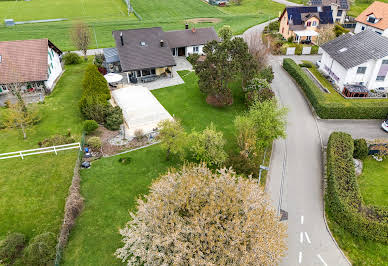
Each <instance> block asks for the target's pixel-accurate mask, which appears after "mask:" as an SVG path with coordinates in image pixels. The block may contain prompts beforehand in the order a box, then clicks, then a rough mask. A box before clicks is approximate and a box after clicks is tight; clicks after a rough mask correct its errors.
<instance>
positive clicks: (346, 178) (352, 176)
mask: <svg viewBox="0 0 388 266" xmlns="http://www.w3.org/2000/svg"><path fill="white" fill-rule="evenodd" d="M353 149H354V144H353V139H352V137H351V136H350V135H349V134H347V133H343V132H334V133H332V134H331V135H330V138H329V142H328V146H327V189H326V194H325V201H326V204H327V208H328V212H329V215H330V217H331V218H332V219H333V220H334V221H336V222H337V223H338V224H340V225H341V226H342V227H344V228H345V229H347V230H349V231H350V232H352V233H353V234H354V235H356V236H359V237H363V238H365V239H370V240H374V241H379V242H383V243H388V209H387V208H381V207H375V206H366V205H364V204H363V201H362V197H361V194H360V190H359V187H358V184H357V177H356V173H355V169H354V164H353Z"/></svg>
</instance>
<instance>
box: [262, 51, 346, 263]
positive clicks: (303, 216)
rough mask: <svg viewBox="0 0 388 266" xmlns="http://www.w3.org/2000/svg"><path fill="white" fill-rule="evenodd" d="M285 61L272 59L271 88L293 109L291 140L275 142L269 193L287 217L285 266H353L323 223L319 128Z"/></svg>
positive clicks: (290, 115)
mask: <svg viewBox="0 0 388 266" xmlns="http://www.w3.org/2000/svg"><path fill="white" fill-rule="evenodd" d="M281 59H282V58H279V57H276V58H273V59H272V60H271V64H272V67H273V70H274V72H275V79H274V81H273V83H272V87H273V88H274V90H275V92H276V94H277V96H278V98H279V100H280V102H281V104H282V105H284V106H286V107H288V108H289V114H288V125H287V138H286V139H285V140H277V141H276V142H275V145H274V150H273V154H272V160H271V170H270V172H269V182H268V183H267V190H268V192H269V193H270V195H271V199H272V200H273V202H274V204H275V206H277V207H278V209H279V210H280V209H281V210H284V211H286V212H287V213H288V255H287V257H286V258H285V259H284V261H283V263H282V265H349V262H348V261H347V259H346V258H345V257H344V256H343V254H342V252H341V251H340V249H339V248H338V247H337V246H336V243H335V242H334V241H333V239H332V238H331V235H330V233H329V231H328V230H327V228H326V224H325V221H324V216H323V214H324V211H323V190H322V186H323V183H322V180H323V178H322V171H323V170H322V154H321V141H320V136H319V131H318V124H317V122H316V120H315V118H314V117H313V115H312V113H311V111H310V108H309V106H308V104H307V102H306V100H305V98H304V96H303V95H302V93H301V92H300V91H299V89H298V87H297V86H296V85H295V84H294V82H293V80H292V79H291V78H290V77H289V76H288V74H287V73H286V72H285V70H283V68H282V67H281V65H280V62H281Z"/></svg>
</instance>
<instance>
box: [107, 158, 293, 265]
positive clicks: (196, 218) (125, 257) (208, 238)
mask: <svg viewBox="0 0 388 266" xmlns="http://www.w3.org/2000/svg"><path fill="white" fill-rule="evenodd" d="M130 215H131V219H130V221H129V222H128V224H127V225H126V227H125V228H124V229H122V230H120V233H121V235H122V236H123V242H124V246H123V247H122V248H119V249H118V250H117V251H116V253H115V255H116V256H117V257H118V258H120V259H121V260H122V261H123V262H126V263H127V264H128V265H276V264H279V261H280V259H281V257H283V256H284V255H285V251H286V240H285V238H286V226H285V225H284V224H283V223H281V222H279V217H278V216H277V215H276V212H275V210H274V209H273V208H272V207H271V204H270V199H269V198H268V196H267V195H266V194H265V192H264V191H263V189H262V188H261V187H260V186H259V184H257V181H255V180H252V179H247V178H243V177H241V176H236V175H235V173H234V172H233V171H232V170H228V169H225V168H224V169H221V170H219V171H218V172H217V173H213V172H212V171H211V170H210V169H208V168H206V166H205V165H186V166H184V167H183V168H182V170H180V171H174V170H172V171H169V172H168V173H167V174H166V175H164V176H162V177H161V178H160V179H158V180H157V181H155V182H154V183H153V184H152V185H151V188H150V194H148V195H146V196H145V199H144V200H143V199H138V208H137V213H131V214H130Z"/></svg>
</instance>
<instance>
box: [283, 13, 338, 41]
mask: <svg viewBox="0 0 388 266" xmlns="http://www.w3.org/2000/svg"><path fill="white" fill-rule="evenodd" d="M279 22H280V27H279V33H280V34H281V35H282V36H283V37H284V38H285V39H289V38H290V37H293V40H294V41H295V42H298V43H300V42H301V43H311V42H312V43H315V42H316V40H317V36H318V32H317V29H318V28H319V27H322V26H323V25H328V24H333V15H332V10H331V6H297V7H286V8H285V9H284V11H283V13H282V14H281V15H280V17H279Z"/></svg>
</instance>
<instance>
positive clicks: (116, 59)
mask: <svg viewBox="0 0 388 266" xmlns="http://www.w3.org/2000/svg"><path fill="white" fill-rule="evenodd" d="M113 37H114V38H115V41H116V48H107V49H104V56H105V64H106V67H107V69H108V72H124V73H126V74H127V79H128V82H130V81H133V80H134V79H136V80H139V79H142V80H143V81H144V80H147V79H148V80H150V79H151V78H153V77H158V76H171V73H172V67H173V66H175V65H176V64H175V60H174V56H185V57H186V56H188V55H189V54H194V53H196V54H203V46H204V45H205V44H206V43H208V42H210V41H214V40H216V41H219V38H218V36H217V33H216V31H215V30H214V29H213V28H199V29H188V25H186V29H185V30H177V31H168V32H164V31H163V30H162V28H160V27H154V28H142V29H130V30H118V31H114V32H113Z"/></svg>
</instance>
